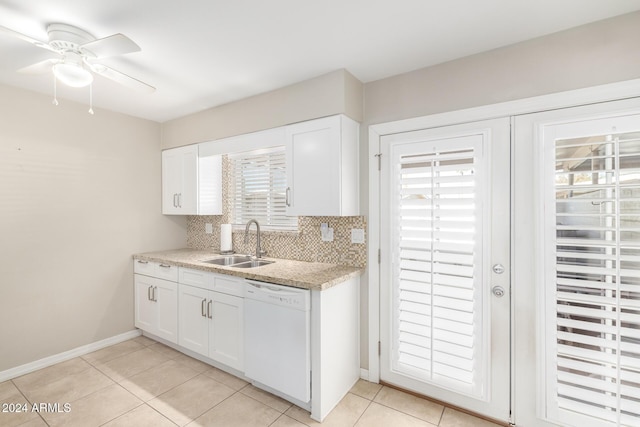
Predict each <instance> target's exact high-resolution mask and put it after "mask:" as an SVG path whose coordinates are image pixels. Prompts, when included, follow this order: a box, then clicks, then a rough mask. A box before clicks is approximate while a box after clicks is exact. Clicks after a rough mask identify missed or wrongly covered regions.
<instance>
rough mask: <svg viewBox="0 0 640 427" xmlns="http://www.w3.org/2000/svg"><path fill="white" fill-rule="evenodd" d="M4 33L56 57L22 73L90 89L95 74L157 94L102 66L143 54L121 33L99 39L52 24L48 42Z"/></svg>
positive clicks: (149, 88)
mask: <svg viewBox="0 0 640 427" xmlns="http://www.w3.org/2000/svg"><path fill="white" fill-rule="evenodd" d="M2 33H5V34H7V35H9V36H13V37H16V38H18V39H21V40H24V41H26V42H28V43H31V44H33V45H35V46H37V47H39V48H42V49H46V50H49V51H51V52H52V53H55V54H56V55H57V56H56V57H55V58H50V59H45V60H44V61H40V62H37V63H35V64H32V65H29V66H27V67H24V68H22V69H20V70H18V72H20V73H26V74H43V73H48V72H53V74H54V75H55V77H56V79H57V80H59V81H60V82H62V83H64V84H66V85H68V86H71V87H85V86H88V85H90V84H91V83H92V81H93V73H95V74H99V75H101V76H103V77H106V78H108V79H110V80H113V81H115V82H117V83H119V84H121V85H124V86H127V87H129V88H132V89H136V90H140V91H143V92H153V91H155V88H154V87H153V86H151V85H148V84H147V83H144V82H142V81H140V80H138V79H135V78H133V77H131V76H128V75H126V74H124V73H121V72H120V71H116V70H114V69H113V68H110V67H107V66H106V65H104V64H101V63H100V62H99V60H100V59H102V58H107V57H112V56H117V55H124V54H127V53H132V52H138V51H140V46H138V45H137V44H136V43H134V42H133V41H132V40H131V39H130V38H129V37H127V36H125V35H123V34H120V33H118V34H113V35H111V36H108V37H104V38H101V39H96V38H95V37H93V36H92V35H91V34H89V33H87V32H86V31H83V30H81V29H79V28H76V27H74V26H72V25H67V24H50V25H49V26H48V27H47V34H48V36H49V37H48V38H49V40H48V41H47V42H43V41H40V40H36V39H34V38H32V37H29V36H27V35H25V34H22V33H19V32H17V31H14V30H12V29H10V28H6V27H3V26H0V34H2Z"/></svg>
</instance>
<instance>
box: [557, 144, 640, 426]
mask: <svg viewBox="0 0 640 427" xmlns="http://www.w3.org/2000/svg"><path fill="white" fill-rule="evenodd" d="M553 144H554V146H553V147H551V148H552V149H551V150H548V151H547V153H553V156H554V158H553V159H547V161H552V162H554V164H555V177H554V183H553V185H554V188H553V192H551V191H549V192H548V194H547V202H548V203H551V204H552V206H554V207H555V233H554V235H550V238H551V239H553V241H547V242H546V244H545V250H546V251H554V253H555V257H554V258H555V266H554V268H555V273H554V275H555V277H554V278H553V283H551V284H549V283H547V289H548V292H549V290H550V291H551V295H552V299H553V301H552V304H550V306H549V307H548V311H547V317H546V319H547V322H553V323H555V325H553V326H552V329H551V331H552V333H548V334H547V338H546V339H547V345H548V346H549V347H550V348H552V349H554V351H553V355H552V356H551V357H552V360H551V363H550V365H551V368H553V369H555V374H554V375H549V376H547V384H546V390H547V409H548V411H550V413H551V414H556V415H555V416H554V418H556V419H560V420H562V421H563V423H566V425H572V426H578V425H580V426H582V425H584V424H582V421H581V420H583V418H582V417H583V416H584V415H587V416H588V417H590V418H592V419H593V420H595V422H596V425H602V426H607V425H611V426H638V425H640V154H638V153H640V133H637V132H629V133H619V134H616V133H611V134H606V135H595V136H588V137H580V138H570V139H558V140H555V141H553ZM550 286H551V288H550Z"/></svg>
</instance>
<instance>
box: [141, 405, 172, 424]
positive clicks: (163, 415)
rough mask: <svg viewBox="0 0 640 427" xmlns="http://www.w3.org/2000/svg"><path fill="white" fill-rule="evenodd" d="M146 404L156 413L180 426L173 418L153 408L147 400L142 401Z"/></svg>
mask: <svg viewBox="0 0 640 427" xmlns="http://www.w3.org/2000/svg"><path fill="white" fill-rule="evenodd" d="M144 404H145V405H146V406H148V407H149V408H151V409H152V410H153V411H155V412H157V413H158V414H160V415H161V416H162V417H163V418H165V419H167V420H169V422H170V423H171V424H173V425H175V426H178V427H179V426H180V425H179V424H178V423H174V422H173V420H172V419H171V418H169V417H167V416H166V415H165V414H163V413H162V412H160V411H158V410H157V409H156V408H154V407H153V406H151V405H149V404H148V403H147V402H145V403H144Z"/></svg>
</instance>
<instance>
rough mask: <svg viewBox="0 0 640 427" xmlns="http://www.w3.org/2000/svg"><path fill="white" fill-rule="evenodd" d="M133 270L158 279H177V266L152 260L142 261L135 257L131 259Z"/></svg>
mask: <svg viewBox="0 0 640 427" xmlns="http://www.w3.org/2000/svg"><path fill="white" fill-rule="evenodd" d="M133 272H134V273H136V274H144V275H145V276H151V277H157V278H158V279H164V280H169V281H171V282H177V281H178V267H176V266H175V265H169V264H164V263H160V262H154V261H144V260H141V259H136V260H134V261H133Z"/></svg>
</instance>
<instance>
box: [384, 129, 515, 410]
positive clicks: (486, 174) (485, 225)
mask: <svg viewBox="0 0 640 427" xmlns="http://www.w3.org/2000/svg"><path fill="white" fill-rule="evenodd" d="M509 147H510V124H509V119H506V118H505V119H497V120H489V121H482V122H476V123H472V124H464V125H456V126H448V127H443V128H435V129H426V130H421V131H414V132H405V133H399V134H394V135H387V136H383V137H381V139H380V153H381V168H380V169H381V170H380V209H381V211H380V244H381V257H380V260H381V262H380V340H381V346H380V350H381V352H380V353H381V354H380V378H381V379H382V380H383V381H386V382H388V383H392V384H396V385H398V386H401V387H403V388H407V389H410V390H413V391H416V392H419V393H421V394H424V395H427V396H432V397H434V398H436V399H439V400H442V401H446V402H448V403H451V404H453V405H456V406H460V407H464V408H466V409H469V410H472V411H474V412H477V413H480V414H483V415H486V416H489V417H492V418H495V419H498V420H503V421H508V420H509V416H510V414H509V412H510V401H509V396H510V350H509V349H510V347H509V345H510V344H509V343H510V341H509V335H510V271H511V269H510V148H509Z"/></svg>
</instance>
